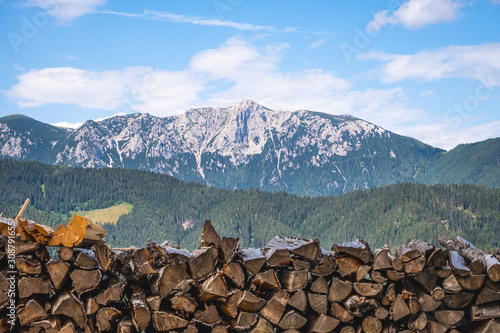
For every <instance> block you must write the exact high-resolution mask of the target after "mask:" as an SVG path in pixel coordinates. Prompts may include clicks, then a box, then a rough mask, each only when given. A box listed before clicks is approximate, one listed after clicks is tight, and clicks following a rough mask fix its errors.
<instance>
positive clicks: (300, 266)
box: [292, 258, 311, 271]
mask: <svg viewBox="0 0 500 333" xmlns="http://www.w3.org/2000/svg"><path fill="white" fill-rule="evenodd" d="M292 268H293V269H294V270H296V271H302V270H304V271H309V270H310V269H311V263H310V262H309V261H305V260H300V259H295V258H294V259H292Z"/></svg>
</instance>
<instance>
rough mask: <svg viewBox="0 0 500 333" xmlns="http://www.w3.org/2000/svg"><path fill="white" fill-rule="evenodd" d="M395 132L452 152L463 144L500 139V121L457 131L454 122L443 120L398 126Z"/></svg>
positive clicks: (461, 128)
mask: <svg viewBox="0 0 500 333" xmlns="http://www.w3.org/2000/svg"><path fill="white" fill-rule="evenodd" d="M394 132H396V133H399V134H402V135H406V136H411V137H413V138H416V139H418V140H421V141H423V142H425V143H427V144H430V145H431V146H434V147H439V148H442V149H445V150H450V149H452V148H454V147H456V146H457V145H459V144H462V143H474V142H479V141H484V140H487V139H489V138H495V137H500V121H493V122H490V123H485V124H481V125H476V126H470V127H460V129H457V127H456V125H455V124H454V123H453V122H448V121H446V120H445V119H443V120H441V121H436V122H434V123H422V124H419V125H415V124H412V125H404V126H397V127H395V128H394Z"/></svg>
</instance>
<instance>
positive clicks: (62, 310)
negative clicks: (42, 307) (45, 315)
mask: <svg viewBox="0 0 500 333" xmlns="http://www.w3.org/2000/svg"><path fill="white" fill-rule="evenodd" d="M52 313H53V314H55V315H65V316H66V317H69V318H72V319H73V320H74V321H75V323H76V324H77V325H78V327H80V328H83V327H85V323H86V321H87V316H86V314H85V309H84V307H83V303H82V301H80V300H79V299H78V298H77V297H76V296H74V295H73V294H71V293H69V292H67V291H63V292H61V293H59V295H58V296H57V297H56V298H55V300H54V302H53V303H52Z"/></svg>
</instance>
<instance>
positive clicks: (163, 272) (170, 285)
mask: <svg viewBox="0 0 500 333" xmlns="http://www.w3.org/2000/svg"><path fill="white" fill-rule="evenodd" d="M187 266H188V265H186V264H185V263H181V264H177V265H176V264H174V265H168V266H165V267H163V268H162V269H160V271H159V272H158V275H156V276H155V277H154V278H153V282H152V283H151V291H152V292H153V294H156V295H159V296H161V297H166V296H168V295H169V294H170V293H172V291H173V290H174V289H176V288H177V287H178V285H180V284H181V283H182V282H183V281H184V280H185V279H186V278H187Z"/></svg>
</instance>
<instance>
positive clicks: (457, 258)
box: [449, 251, 471, 276]
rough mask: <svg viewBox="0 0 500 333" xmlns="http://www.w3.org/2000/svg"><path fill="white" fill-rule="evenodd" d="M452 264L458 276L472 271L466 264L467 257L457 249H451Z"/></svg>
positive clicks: (450, 258)
mask: <svg viewBox="0 0 500 333" xmlns="http://www.w3.org/2000/svg"><path fill="white" fill-rule="evenodd" d="M449 260H450V266H451V269H452V271H453V273H454V274H455V275H457V276H466V275H469V274H470V273H471V271H470V269H469V268H468V267H467V265H466V264H465V259H464V257H462V256H461V255H460V254H459V253H458V252H456V251H449Z"/></svg>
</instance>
